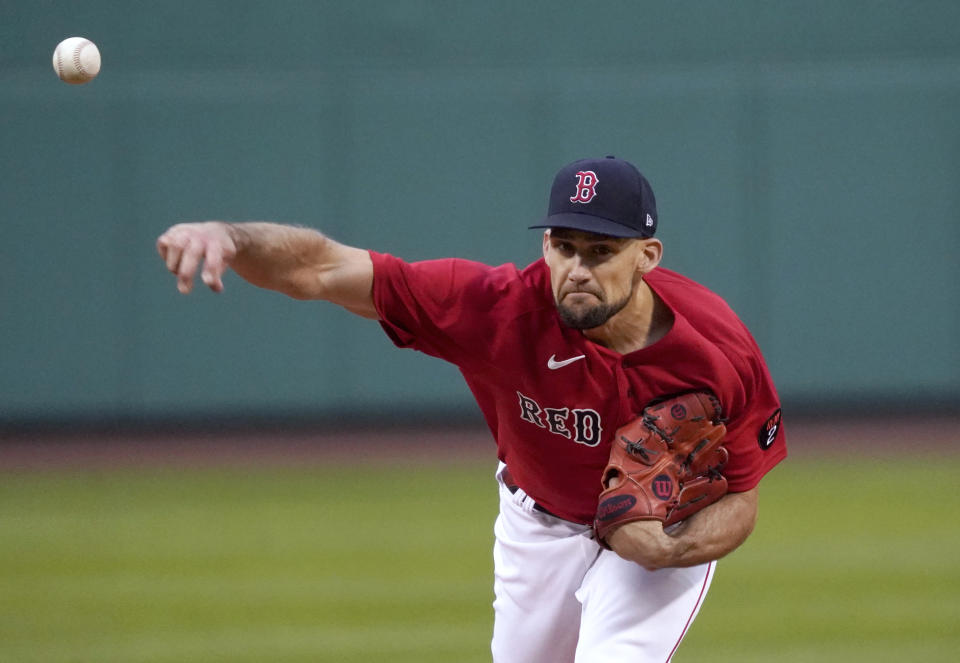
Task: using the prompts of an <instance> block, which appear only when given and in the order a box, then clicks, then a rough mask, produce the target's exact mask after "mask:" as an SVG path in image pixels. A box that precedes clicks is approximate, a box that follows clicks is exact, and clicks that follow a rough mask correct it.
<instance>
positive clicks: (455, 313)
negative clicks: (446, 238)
mask: <svg viewBox="0 0 960 663" xmlns="http://www.w3.org/2000/svg"><path fill="white" fill-rule="evenodd" d="M370 256H371V259H372V260H373V269H374V278H373V301H374V306H375V307H376V309H377V313H378V315H379V316H380V324H381V326H382V327H383V329H384V331H386V333H387V335H388V336H389V337H390V339H391V340H392V341H393V342H394V344H396V345H397V346H398V347H401V348H413V349H415V350H419V351H421V352H424V353H426V354H428V355H431V356H434V357H439V358H440V359H445V360H447V361H450V362H453V363H455V364H463V363H464V362H466V361H468V360H469V361H474V360H477V359H479V358H482V356H483V353H484V349H485V348H486V347H488V346H489V343H490V340H491V336H492V335H493V334H494V333H495V328H496V324H497V323H496V320H497V319H498V317H497V315H496V313H497V311H496V309H497V301H498V299H499V293H500V292H501V291H502V289H503V287H504V286H503V281H504V278H503V277H504V274H508V273H509V270H506V269H505V268H494V267H490V266H488V265H484V264H482V263H477V262H473V261H469V260H461V259H455V258H449V259H443V260H427V261H423V262H413V263H408V262H405V261H403V260H400V259H399V258H395V257H393V256H391V255H387V254H382V253H376V252H373V251H371V252H370ZM514 271H515V270H514Z"/></svg>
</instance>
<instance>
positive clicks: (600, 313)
mask: <svg viewBox="0 0 960 663" xmlns="http://www.w3.org/2000/svg"><path fill="white" fill-rule="evenodd" d="M640 281H641V278H640V277H639V275H637V276H635V277H634V279H633V283H632V284H631V286H630V292H628V293H627V294H626V296H625V297H624V298H623V299H620V300H618V301H615V302H605V301H601V302H600V303H599V304H597V305H596V306H594V307H593V308H590V309H588V310H586V311H582V312H579V313H578V312H576V311H572V310H570V309H569V308H567V307H566V306H564V305H563V302H561V301H559V300H558V301H557V313H559V314H560V320H561V322H563V324H565V325H566V326H567V327H572V328H573V329H593V328H594V327H599V326H600V325H602V324H604V323H606V322H607V320H609V319H610V318H612V317H613V316H615V315H616V314H617V313H619V312H620V311H622V310H623V309H624V307H625V306H626V305H627V304H629V303H630V300H631V299H632V298H633V295H634V292H635V291H636V289H637V284H638V283H639V282H640ZM567 294H569V293H567Z"/></svg>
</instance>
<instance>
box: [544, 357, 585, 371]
mask: <svg viewBox="0 0 960 663" xmlns="http://www.w3.org/2000/svg"><path fill="white" fill-rule="evenodd" d="M586 356H587V355H577V356H576V357H570V359H564V360H563V361H557V360H556V355H550V359H548V360H547V368H549V369H550V370H551V371H555V370H557V369H558V368H563V367H564V366H568V365H569V364H572V363H573V362H575V361H579V360H581V359H584V358H586Z"/></svg>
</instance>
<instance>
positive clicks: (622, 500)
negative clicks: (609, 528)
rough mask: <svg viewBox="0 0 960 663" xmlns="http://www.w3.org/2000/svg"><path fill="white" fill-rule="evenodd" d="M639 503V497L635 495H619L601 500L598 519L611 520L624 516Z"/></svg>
mask: <svg viewBox="0 0 960 663" xmlns="http://www.w3.org/2000/svg"><path fill="white" fill-rule="evenodd" d="M636 505H637V498H636V497H634V496H633V495H617V496H616V497H611V498H609V499H606V500H604V501H602V502H600V506H598V507H597V520H610V519H611V518H616V517H618V516H622V515H623V514H625V513H626V512H627V511H629V510H630V509H632V508H633V507H635V506H636Z"/></svg>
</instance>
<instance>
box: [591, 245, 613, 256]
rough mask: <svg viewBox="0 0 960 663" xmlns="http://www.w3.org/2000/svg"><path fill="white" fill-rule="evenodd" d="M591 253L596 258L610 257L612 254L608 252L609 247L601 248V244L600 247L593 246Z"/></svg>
mask: <svg viewBox="0 0 960 663" xmlns="http://www.w3.org/2000/svg"><path fill="white" fill-rule="evenodd" d="M593 252H594V253H595V254H597V255H598V256H608V255H610V254H611V253H613V252H612V251H611V250H610V247H609V246H603V245H602V244H601V245H600V246H595V247H593Z"/></svg>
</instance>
